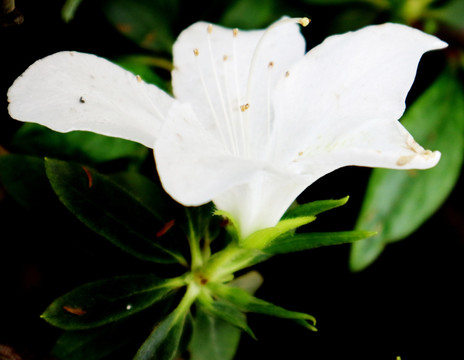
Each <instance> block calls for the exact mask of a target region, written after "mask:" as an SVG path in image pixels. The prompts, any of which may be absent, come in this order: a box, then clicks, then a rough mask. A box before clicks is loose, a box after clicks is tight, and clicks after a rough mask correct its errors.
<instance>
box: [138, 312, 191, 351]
mask: <svg viewBox="0 0 464 360" xmlns="http://www.w3.org/2000/svg"><path fill="white" fill-rule="evenodd" d="M187 314H188V312H179V311H177V310H174V311H173V312H172V313H171V314H169V315H168V316H167V317H166V318H165V319H163V320H162V321H161V322H160V323H159V324H158V325H156V327H155V328H154V329H153V331H152V333H151V334H150V336H149V337H148V338H147V340H145V342H144V343H143V345H142V346H141V347H140V348H139V350H138V351H137V354H136V355H135V357H134V360H151V359H156V360H172V359H174V357H175V356H176V355H177V353H178V351H179V345H180V343H181V340H182V334H183V331H184V325H185V323H186V319H187Z"/></svg>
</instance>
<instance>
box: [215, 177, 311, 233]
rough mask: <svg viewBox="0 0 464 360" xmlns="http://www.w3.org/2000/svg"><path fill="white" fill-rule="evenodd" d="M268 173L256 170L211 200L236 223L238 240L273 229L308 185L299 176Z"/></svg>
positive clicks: (306, 181)
mask: <svg viewBox="0 0 464 360" xmlns="http://www.w3.org/2000/svg"><path fill="white" fill-rule="evenodd" d="M268 170H269V169H268ZM268 170H262V171H256V172H255V173H254V176H253V177H252V178H251V179H250V180H249V181H248V182H247V183H245V184H242V185H238V186H235V187H233V188H231V189H229V190H228V191H226V192H224V193H222V194H219V195H218V196H216V197H215V198H214V199H213V201H214V203H215V205H216V206H217V207H218V208H219V209H221V210H225V211H227V212H228V213H230V214H231V215H232V216H233V218H234V219H235V220H236V221H237V223H238V224H239V226H240V235H241V237H242V238H245V237H247V236H248V235H250V234H252V233H254V232H255V231H257V230H260V229H264V228H267V227H271V226H275V225H276V224H277V223H278V221H279V220H280V218H281V217H282V215H283V214H284V212H285V211H286V210H287V209H288V207H289V206H290V205H291V204H292V202H293V201H294V200H295V199H296V198H297V196H298V195H299V194H300V193H301V192H302V191H303V190H304V189H305V188H306V187H307V186H308V185H309V181H308V179H306V178H304V177H303V176H295V175H294V174H282V173H277V172H273V171H268Z"/></svg>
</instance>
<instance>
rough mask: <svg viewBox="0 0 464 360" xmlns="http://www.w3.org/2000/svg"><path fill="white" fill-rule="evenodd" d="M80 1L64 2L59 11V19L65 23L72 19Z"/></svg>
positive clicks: (70, 0)
mask: <svg viewBox="0 0 464 360" xmlns="http://www.w3.org/2000/svg"><path fill="white" fill-rule="evenodd" d="M81 2H82V0H66V2H65V3H64V5H63V8H62V9H61V17H62V18H63V20H64V21H65V22H70V21H71V20H72V19H73V18H74V14H75V13H76V10H77V8H78V7H79V5H80V4H81Z"/></svg>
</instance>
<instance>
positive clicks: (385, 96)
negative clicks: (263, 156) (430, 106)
mask: <svg viewBox="0 0 464 360" xmlns="http://www.w3.org/2000/svg"><path fill="white" fill-rule="evenodd" d="M445 46H446V44H445V43H444V42H442V41H441V40H439V39H437V38H435V37H433V36H431V35H427V34H425V33H423V32H421V31H419V30H416V29H413V28H410V27H407V26H404V25H398V24H384V25H377V26H369V27H366V28H363V29H361V30H358V31H356V32H351V33H347V34H344V35H337V36H332V37H330V38H328V39H327V40H325V41H324V42H323V43H322V44H321V45H319V46H317V47H316V48H314V49H313V50H311V51H310V52H309V53H308V54H307V55H306V56H305V57H304V58H303V60H301V61H300V62H298V63H297V64H296V65H295V66H294V67H293V68H291V69H290V73H289V76H288V77H286V78H284V79H282V80H281V82H280V83H279V84H278V86H277V88H276V93H275V99H276V102H275V111H276V126H275V128H274V135H275V148H277V149H279V153H278V154H276V156H278V157H279V159H280V160H281V161H284V162H287V163H288V162H292V161H293V160H295V159H297V158H298V155H299V154H300V155H303V157H307V156H310V154H315V153H317V154H320V153H321V150H324V151H326V150H328V149H330V147H331V146H332V145H331V144H336V145H334V146H340V144H341V141H342V139H344V138H345V134H347V133H355V132H356V131H357V130H356V129H357V128H360V129H362V128H363V126H364V125H365V124H366V122H371V121H372V122H373V123H372V124H369V126H370V127H371V130H372V131H373V132H374V133H376V135H382V134H379V131H377V130H375V127H376V122H378V123H379V124H378V126H379V128H386V129H388V130H387V134H385V136H384V137H383V138H382V139H383V140H380V141H381V142H382V141H384V140H386V139H387V138H388V137H394V136H395V135H394V134H395V131H396V130H395V129H398V127H396V125H391V126H388V125H386V124H380V122H382V121H387V120H389V121H391V122H396V120H397V119H398V118H400V116H401V115H402V114H403V112H404V108H405V98H406V95H407V93H408V91H409V89H410V87H411V85H412V82H413V80H414V77H415V72H416V68H417V64H418V62H419V60H420V58H421V56H422V54H423V53H424V52H426V51H428V50H433V49H440V48H443V47H445ZM364 130H365V131H367V129H364ZM367 132H369V131H367ZM396 134H397V135H396V136H397V137H396V138H395V140H393V141H394V144H395V146H400V147H404V148H406V149H408V148H410V146H409V145H410V144H408V141H409V140H408V139H409V137H407V136H405V135H404V132H402V131H399V130H398V131H396ZM375 141H376V139H370V140H369V141H368V140H366V141H364V144H374V143H375ZM363 146H364V145H363ZM384 146H385V144H384V145H380V148H382V147H384ZM364 150H366V149H364ZM400 154H402V152H401V151H398V152H397V154H396V155H394V156H393V155H392V156H391V157H390V160H389V161H384V160H385V159H386V158H384V159H382V160H380V161H379V164H380V163H381V164H382V165H381V166H386V167H394V168H395V167H396V163H397V161H398V156H402V155H400ZM408 154H409V155H412V154H411V153H408ZM372 155H374V154H372ZM397 155H398V156H397ZM418 159H419V158H416V160H418ZM350 163H351V164H353V163H355V161H353V160H351V161H350ZM361 163H362V164H364V163H365V161H361ZM379 164H377V163H376V162H375V161H369V162H368V165H369V166H380V165H379ZM413 164H414V162H411V163H410V165H411V166H412V165H413ZM428 164H429V165H430V166H433V164H434V162H429V163H428Z"/></svg>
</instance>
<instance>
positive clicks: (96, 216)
mask: <svg viewBox="0 0 464 360" xmlns="http://www.w3.org/2000/svg"><path fill="white" fill-rule="evenodd" d="M45 169H46V173H47V176H48V179H49V181H50V184H51V185H52V188H53V190H54V191H55V193H56V194H57V195H58V198H59V199H60V201H61V202H62V203H63V204H64V205H65V206H66V207H67V208H68V209H69V210H70V211H71V212H72V213H73V214H74V215H75V216H76V217H77V218H78V219H79V220H81V221H82V222H83V223H84V224H85V225H87V226H88V227H89V228H90V229H92V230H93V231H95V232H96V233H98V234H100V235H102V236H103V237H105V238H106V239H107V240H109V241H110V242H111V243H113V244H114V245H116V246H118V247H119V248H121V249H122V250H124V251H126V252H128V253H130V254H131V255H133V256H135V257H137V258H139V259H142V260H147V261H152V262H159V263H176V262H178V263H181V264H183V265H186V264H187V262H186V260H185V259H184V258H183V257H182V255H181V254H180V253H179V252H178V251H177V250H176V249H174V248H167V246H168V245H169V244H168V243H167V242H166V241H164V242H161V241H162V240H163V238H162V237H159V236H158V235H157V232H158V231H159V230H160V229H162V228H163V227H164V225H165V223H164V222H163V220H162V219H160V218H159V217H158V216H157V214H155V213H154V212H153V211H151V210H150V209H148V208H147V207H145V206H144V204H143V203H142V202H140V201H139V200H138V199H137V198H136V197H134V196H133V195H132V194H130V193H129V192H127V191H126V190H125V189H124V188H122V187H121V186H119V185H118V184H116V183H115V182H114V181H112V180H111V179H110V178H109V177H108V176H105V175H102V174H100V173H98V172H97V171H95V170H93V169H90V168H87V167H84V166H82V165H79V164H74V163H67V162H64V161H60V160H52V159H45Z"/></svg>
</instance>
